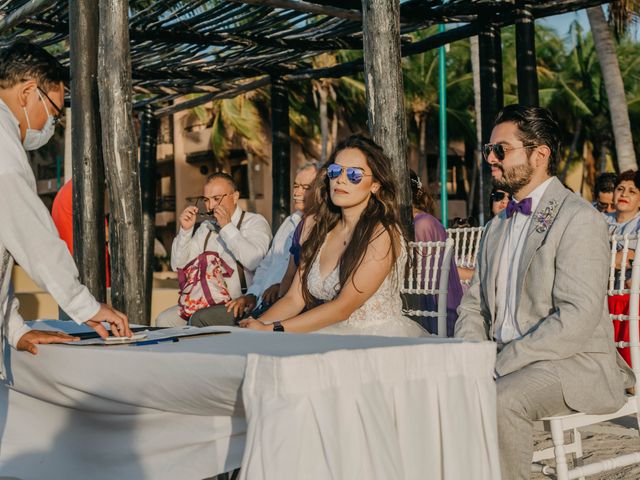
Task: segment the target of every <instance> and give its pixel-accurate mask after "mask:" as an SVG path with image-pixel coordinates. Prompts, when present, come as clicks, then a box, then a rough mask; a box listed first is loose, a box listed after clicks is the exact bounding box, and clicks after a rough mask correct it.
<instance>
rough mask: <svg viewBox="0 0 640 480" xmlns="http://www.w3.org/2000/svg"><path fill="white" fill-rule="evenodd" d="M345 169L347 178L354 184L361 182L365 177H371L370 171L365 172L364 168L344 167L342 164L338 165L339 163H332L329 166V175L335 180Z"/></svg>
mask: <svg viewBox="0 0 640 480" xmlns="http://www.w3.org/2000/svg"><path fill="white" fill-rule="evenodd" d="M343 170H345V171H346V172H347V180H349V181H350V182H351V183H353V184H354V185H357V184H359V183H360V182H361V181H362V179H363V178H364V177H370V176H371V174H370V173H364V170H363V169H361V168H358V167H343V166H342V165H338V164H337V163H332V164H331V165H329V166H328V167H327V177H329V180H335V179H336V178H338V177H339V176H340V175H342V171H343Z"/></svg>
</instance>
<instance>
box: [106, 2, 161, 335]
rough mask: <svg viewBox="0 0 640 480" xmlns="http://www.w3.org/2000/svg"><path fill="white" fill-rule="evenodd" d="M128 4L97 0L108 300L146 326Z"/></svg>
mask: <svg viewBox="0 0 640 480" xmlns="http://www.w3.org/2000/svg"><path fill="white" fill-rule="evenodd" d="M128 4H129V2H128V1H127V0H101V1H100V42H99V49H98V83H99V86H100V113H101V124H102V152H103V155H104V163H105V170H106V173H107V180H108V182H109V183H108V184H109V194H110V195H109V199H110V206H111V209H110V210H111V220H110V222H109V228H110V239H111V301H112V303H113V306H114V307H115V308H117V309H118V310H121V311H123V312H124V313H126V314H127V315H128V316H129V320H130V321H131V322H132V323H140V324H148V323H149V307H150V305H147V304H146V303H145V298H146V297H147V295H146V292H145V288H146V285H145V282H144V278H143V268H142V265H143V263H144V262H143V260H144V256H143V247H142V205H141V200H140V176H139V171H138V148H137V142H136V137H135V132H134V127H133V112H132V106H131V57H130V55H129V17H128V7H129V5H128Z"/></svg>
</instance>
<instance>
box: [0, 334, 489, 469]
mask: <svg viewBox="0 0 640 480" xmlns="http://www.w3.org/2000/svg"><path fill="white" fill-rule="evenodd" d="M50 325H56V324H55V323H50ZM57 325H58V326H59V324H57ZM63 326H64V327H66V328H67V330H68V329H69V328H73V327H75V325H73V324H71V323H65V324H63ZM210 328H212V329H213V330H215V329H216V327H210ZM229 330H231V331H232V332H231V333H230V334H226V335H215V336H207V337H196V338H192V339H188V340H187V339H185V340H183V341H180V342H178V343H162V344H158V345H152V346H138V347H132V346H111V347H74V346H66V345H46V346H40V347H39V349H40V352H39V354H38V355H37V356H31V355H29V354H26V353H23V352H16V351H13V350H10V358H9V359H8V367H9V371H10V373H11V376H10V378H8V385H10V388H7V385H5V386H4V387H3V388H2V393H1V395H0V431H1V432H2V438H1V440H0V475H6V476H16V477H19V478H21V479H24V480H27V479H42V478H47V479H58V478H59V479H65V480H67V479H75V478H92V479H95V480H100V479H113V478H119V479H120V478H121V479H125V478H126V479H138V478H140V479H142V478H149V479H160V480H162V479H175V478H180V479H184V480H189V479H194V480H200V479H203V478H207V477H211V476H213V475H215V474H217V473H221V472H224V471H229V470H231V469H233V468H237V467H239V466H240V465H241V463H242V461H243V460H242V459H243V455H244V458H245V463H246V465H249V464H252V465H253V466H254V467H255V459H256V458H258V457H257V455H260V454H263V453H267V454H269V448H271V446H270V445H269V442H268V438H269V437H268V436H269V435H274V434H275V433H277V432H275V431H274V430H269V428H265V425H264V423H263V422H262V420H264V418H265V417H264V416H262V415H260V414H258V415H255V413H256V412H258V411H259V410H260V408H258V410H256V408H257V406H259V405H262V407H261V409H262V411H263V412H264V413H265V414H267V415H269V416H270V412H271V411H272V410H269V408H268V405H269V402H271V404H273V400H274V398H276V400H277V395H279V393H278V392H276V394H277V395H276V397H274V396H273V393H274V391H273V388H275V386H274V385H271V387H269V385H270V380H269V377H268V376H260V375H262V374H261V373H260V372H269V371H271V372H272V373H274V372H276V370H274V369H273V367H274V365H276V364H277V365H278V366H279V368H280V367H282V368H284V370H282V369H281V370H279V371H288V372H293V371H295V366H296V364H298V363H299V366H300V367H301V368H302V369H307V368H312V365H313V362H316V365H317V362H318V361H329V362H330V363H331V362H332V361H334V360H336V359H338V360H339V361H340V362H347V363H346V364H345V365H347V366H349V368H350V369H351V371H352V372H357V371H359V369H362V371H363V372H366V371H367V365H369V368H368V370H371V368H370V367H371V365H374V366H375V364H374V363H371V362H370V361H365V363H360V364H358V362H362V360H363V359H367V358H369V360H371V359H373V358H378V365H379V366H383V365H384V361H383V360H384V358H385V356H387V357H388V356H389V354H390V353H391V352H400V353H401V354H402V355H404V356H406V355H411V353H412V352H414V351H415V352H416V353H417V354H418V357H421V358H422V359H424V360H425V362H426V363H425V365H424V369H422V370H421V368H417V369H413V370H414V373H415V372H419V371H423V372H427V373H428V372H431V373H429V375H426V376H427V377H430V376H432V377H433V379H434V381H433V385H432V386H431V387H430V388H431V392H430V393H429V395H428V396H427V397H425V405H424V409H423V411H420V410H419V409H418V410H415V411H413V412H410V413H411V415H415V417H416V418H423V419H428V418H438V419H439V423H437V425H439V427H438V426H437V425H436V426H433V425H432V428H433V429H434V431H433V432H431V434H430V436H431V437H432V438H429V439H421V438H416V441H417V442H418V445H417V448H418V450H419V449H420V448H422V446H421V445H419V443H420V442H421V441H423V440H424V441H427V440H428V443H429V444H433V445H435V447H434V448H437V449H442V451H440V450H438V452H436V453H437V454H438V455H440V456H441V457H442V458H443V459H444V463H443V469H444V470H443V471H445V470H446V469H447V468H449V466H453V465H455V464H461V463H463V462H465V461H466V462H470V467H469V468H473V469H474V470H473V471H487V472H493V473H487V475H493V474H494V473H495V472H496V471H497V468H498V467H497V434H496V428H495V386H494V384H493V381H492V379H491V373H492V371H493V362H494V360H495V347H493V346H492V345H491V344H489V343H462V342H460V341H456V340H451V339H450V340H445V339H417V338H415V339H412V338H389V337H365V336H362V337H356V336H333V335H294V334H278V333H265V332H253V331H246V330H241V329H229ZM350 351H353V352H350ZM385 353H386V355H385ZM353 355H356V357H357V359H358V361H357V362H355V363H353V364H351V365H350V364H349V362H350V361H351V360H350V359H352V357H353ZM356 357H353V358H356ZM418 357H415V358H418ZM248 358H249V365H248V364H247V359H248ZM407 358H411V357H407ZM279 360H282V362H284V363H281V362H279ZM274 362H275V363H274ZM309 362H312V363H309ZM330 363H329V364H330ZM343 364H344V363H343ZM358 365H360V366H358ZM376 368H377V367H376ZM265 369H266V370H265ZM383 370H385V371H384V375H383V377H384V378H382V377H381V379H382V380H384V381H388V380H389V379H390V376H393V375H392V374H393V369H391V370H390V369H388V368H387V369H384V368H383ZM246 372H249V373H250V374H251V375H252V380H251V381H250V382H245V384H243V382H244V380H245V375H246ZM302 372H303V373H304V370H303V371H302ZM298 373H299V374H300V372H298ZM324 373H327V372H324ZM256 375H258V377H257V378H256ZM397 375H398V376H399V377H402V376H403V375H404V372H397ZM302 376H303V377H304V375H302ZM365 376H368V380H367V385H366V389H365V388H364V387H363V391H365V390H366V391H368V392H371V391H372V388H373V389H374V390H375V381H374V382H373V383H371V380H372V378H371V371H368V373H366V375H364V376H363V377H362V378H363V379H364V377H365ZM356 377H357V375H356V376H355V377H354V376H352V377H351V378H352V379H353V378H356ZM309 378H313V377H312V376H310V377H309ZM422 378H423V379H424V375H423V376H422ZM345 380H346V379H345V378H341V381H345ZM373 380H375V379H373ZM350 381H352V380H350ZM423 383H424V382H423ZM363 385H364V384H363ZM406 385H407V389H409V390H410V389H411V388H412V385H413V384H412V383H411V382H409V383H406ZM243 388H244V390H245V391H244V392H243ZM351 388H352V389H355V390H357V389H358V385H357V382H356V383H353V381H352V385H351ZM423 388H424V385H423ZM248 389H250V390H251V397H250V399H251V403H250V404H251V405H252V408H253V412H254V415H249V417H248V418H249V425H247V422H246V421H245V417H246V416H247V415H246V412H245V402H243V394H244V395H249V393H248V392H249V391H248ZM465 392H466V394H471V395H470V396H469V398H468V399H467V400H468V401H467V400H464V399H463V397H465ZM280 393H281V392H280ZM414 397H415V396H414ZM381 398H382V397H381ZM265 400H266V403H265ZM291 400H292V399H291V398H289V399H288V400H287V401H291ZM299 400H300V398H299V397H298V398H296V399H294V401H299ZM463 400H464V401H463ZM412 405H415V398H414V403H413V404H412ZM434 415H435V416H434ZM270 418H271V417H270ZM448 420H452V422H449V421H448ZM327 421H331V420H327ZM418 423H422V424H424V423H425V422H424V421H422V422H418ZM471 424H479V425H481V426H482V428H480V430H477V429H470V430H469V432H470V434H465V431H466V430H467V427H466V426H468V425H471ZM326 426H327V427H328V426H329V424H327V425H326ZM271 427H273V425H271ZM247 428H248V429H249V430H247ZM438 428H440V430H441V431H440V432H438V431H437V430H438ZM443 428H444V429H445V430H443ZM247 431H249V432H251V437H250V442H249V443H247V448H246V449H245V441H246V434H247ZM269 432H271V433H269ZM283 432H284V430H283ZM298 433H299V432H298ZM378 433H380V435H383V436H384V435H387V434H389V433H390V432H386V433H385V432H384V431H378ZM442 433H444V434H445V435H444V436H445V437H446V438H447V440H446V442H444V441H441V440H442V438H443V437H442V435H441V434H442ZM265 435H266V437H265ZM316 438H317V437H316ZM443 442H444V443H443ZM303 443H304V442H303ZM464 445H467V446H468V447H469V448H468V449H466V450H465V448H463V447H464ZM406 448H409V445H407V446H406ZM414 449H415V448H414ZM473 452H479V454H478V453H476V454H473ZM293 455H294V457H295V452H293ZM464 455H467V459H466V460H464V459H463V458H464V457H463V456H464ZM468 455H471V457H470V458H471V459H472V460H469V457H468ZM320 456H322V455H321V454H320ZM252 461H253V463H252ZM474 462H475V464H474ZM480 463H481V464H480ZM282 467H283V468H284V465H283V466H282ZM497 475H499V474H497ZM441 476H442V478H455V477H452V476H450V475H446V474H444V473H443V474H442V475H441ZM249 478H252V477H249ZM282 478H287V477H282ZM334 478H342V477H341V476H340V475H338V476H337V477H334ZM406 478H413V477H410V476H407V477H406ZM475 478H482V477H481V476H478V475H476V476H475ZM485 478H495V476H494V477H491V476H485Z"/></svg>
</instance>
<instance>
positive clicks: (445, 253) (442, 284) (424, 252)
mask: <svg viewBox="0 0 640 480" xmlns="http://www.w3.org/2000/svg"><path fill="white" fill-rule="evenodd" d="M408 253H409V267H408V270H407V272H406V275H405V283H404V285H403V287H402V288H401V290H400V291H401V293H403V294H406V295H418V296H419V297H420V296H423V295H433V296H437V310H436V311H429V310H420V309H410V308H407V309H404V310H403V313H404V314H405V315H410V316H415V317H435V318H437V322H438V323H437V324H438V331H437V335H438V336H439V337H446V336H447V292H448V290H449V268H450V265H451V255H452V254H453V239H451V238H448V239H447V240H446V241H444V242H409V252H408Z"/></svg>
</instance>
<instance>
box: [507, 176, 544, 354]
mask: <svg viewBox="0 0 640 480" xmlns="http://www.w3.org/2000/svg"><path fill="white" fill-rule="evenodd" d="M552 178H553V177H551V178H549V179H548V180H546V181H544V182H543V183H541V184H540V185H538V187H537V188H536V189H535V190H534V191H533V192H531V193H530V194H529V197H528V198H531V215H523V214H522V213H519V212H517V211H516V212H515V213H514V214H513V216H512V217H511V218H510V219H508V220H507V221H508V222H509V225H507V231H506V232H505V235H504V238H503V240H502V245H501V247H500V248H501V252H500V263H499V264H498V275H497V278H496V340H497V341H498V343H502V344H504V343H509V342H510V341H512V340H516V339H518V338H521V337H522V332H520V331H519V329H518V324H517V323H516V318H515V317H516V284H517V277H518V266H519V265H520V256H521V255H522V248H523V247H524V244H525V241H526V236H527V232H528V230H529V225H530V224H531V219H532V217H533V214H534V213H535V211H536V208H538V204H539V203H540V199H541V198H542V196H543V195H544V192H545V191H546V190H547V187H548V186H549V184H550V183H551V180H552Z"/></svg>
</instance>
